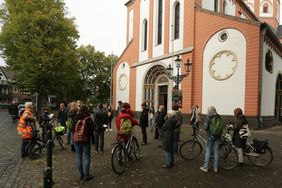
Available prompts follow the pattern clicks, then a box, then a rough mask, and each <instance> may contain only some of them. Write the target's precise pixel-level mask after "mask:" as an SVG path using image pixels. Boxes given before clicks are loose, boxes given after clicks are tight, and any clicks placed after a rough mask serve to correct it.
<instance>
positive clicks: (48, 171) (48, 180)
mask: <svg viewBox="0 0 282 188" xmlns="http://www.w3.org/2000/svg"><path fill="white" fill-rule="evenodd" d="M52 145H53V142H52V140H48V141H47V167H46V168H45V169H44V172H43V176H44V188H50V187H52V184H53V178H52Z"/></svg>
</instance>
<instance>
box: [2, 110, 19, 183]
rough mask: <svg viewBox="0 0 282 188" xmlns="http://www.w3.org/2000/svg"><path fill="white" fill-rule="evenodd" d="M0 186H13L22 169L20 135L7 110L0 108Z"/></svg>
mask: <svg viewBox="0 0 282 188" xmlns="http://www.w3.org/2000/svg"><path fill="white" fill-rule="evenodd" d="M0 119H1V121H0V135H1V136H0V151H1V152H0V187H13V186H12V185H13V184H14V181H15V178H16V177H17V175H18V172H19V171H20V167H21V164H22V159H21V158H20V152H19V147H20V137H19V136H18V134H17V131H16V126H17V125H16V123H12V118H11V116H9V114H8V112H7V110H0Z"/></svg>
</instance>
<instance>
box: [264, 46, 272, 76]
mask: <svg viewBox="0 0 282 188" xmlns="http://www.w3.org/2000/svg"><path fill="white" fill-rule="evenodd" d="M265 69H266V70H267V71H268V72H269V73H273V56H272V53H271V51H270V50H268V52H267V53H266V54H265Z"/></svg>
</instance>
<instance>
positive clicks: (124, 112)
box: [116, 103, 139, 141]
mask: <svg viewBox="0 0 282 188" xmlns="http://www.w3.org/2000/svg"><path fill="white" fill-rule="evenodd" d="M123 118H128V119H129V120H130V121H131V124H132V126H134V125H138V124H139V123H138V121H137V120H136V119H135V118H134V117H133V113H132V111H131V110H130V105H129V104H128V103H122V105H121V111H120V113H119V114H118V116H117V118H116V126H117V141H119V140H120V139H121V138H122V139H123V140H124V141H127V140H128V139H129V137H130V135H120V134H119V133H120V128H121V119H123Z"/></svg>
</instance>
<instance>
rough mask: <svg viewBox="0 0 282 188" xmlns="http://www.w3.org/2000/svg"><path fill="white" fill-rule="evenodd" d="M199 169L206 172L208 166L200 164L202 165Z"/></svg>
mask: <svg viewBox="0 0 282 188" xmlns="http://www.w3.org/2000/svg"><path fill="white" fill-rule="evenodd" d="M200 170H201V171H203V172H208V168H207V167H204V166H202V167H201V168H200Z"/></svg>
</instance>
